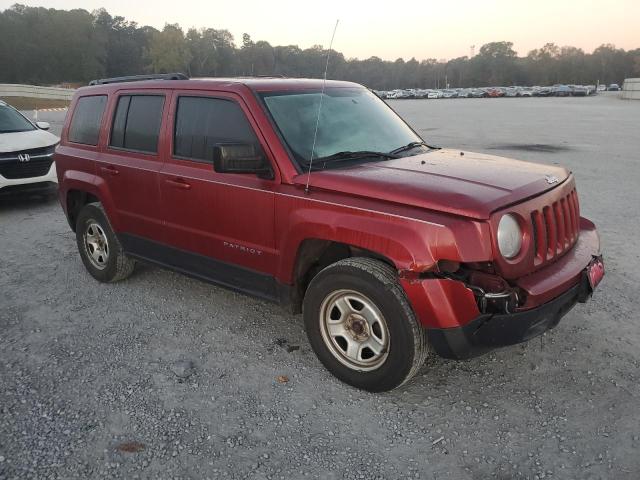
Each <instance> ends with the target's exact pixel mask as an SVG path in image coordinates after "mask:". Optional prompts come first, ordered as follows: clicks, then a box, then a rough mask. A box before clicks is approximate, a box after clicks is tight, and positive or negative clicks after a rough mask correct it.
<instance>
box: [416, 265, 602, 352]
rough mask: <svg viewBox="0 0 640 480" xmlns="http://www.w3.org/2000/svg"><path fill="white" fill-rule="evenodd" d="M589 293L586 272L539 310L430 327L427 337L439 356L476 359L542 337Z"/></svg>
mask: <svg viewBox="0 0 640 480" xmlns="http://www.w3.org/2000/svg"><path fill="white" fill-rule="evenodd" d="M591 293H592V290H591V287H590V286H589V281H588V279H587V276H586V273H585V274H583V275H582V277H581V280H580V282H579V283H578V284H577V285H575V286H573V287H572V288H570V289H569V290H567V291H566V292H564V293H563V294H562V295H560V296H559V297H557V298H555V299H554V300H551V301H550V302H548V303H545V304H544V305H540V306H539V307H536V308H533V309H531V310H524V311H521V312H516V313H513V314H502V315H493V314H486V315H480V316H478V317H477V318H476V319H474V320H472V321H471V322H469V323H467V324H466V325H464V326H462V327H457V328H429V329H427V332H428V333H427V335H428V337H429V341H430V343H431V345H432V347H433V349H434V350H435V351H436V353H437V354H438V355H440V356H442V357H445V358H453V359H457V360H461V359H465V358H471V357H475V356H478V355H481V354H483V353H486V352H487V351H489V350H492V349H494V348H497V347H503V346H507V345H514V344H517V343H522V342H526V341H527V340H529V339H531V338H534V337H537V336H538V335H541V334H542V333H544V332H546V331H547V330H549V329H551V328H553V327H555V326H556V325H557V324H558V322H560V319H561V318H562V317H563V316H564V315H565V314H566V313H567V312H569V310H571V309H572V308H573V307H574V305H575V304H576V303H578V302H581V303H583V302H586V301H587V299H588V298H589V296H590V295H591Z"/></svg>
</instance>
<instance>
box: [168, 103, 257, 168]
mask: <svg viewBox="0 0 640 480" xmlns="http://www.w3.org/2000/svg"><path fill="white" fill-rule="evenodd" d="M228 143H240V144H251V145H253V146H255V147H259V144H258V139H257V137H256V134H255V132H254V131H253V128H252V127H251V124H250V123H249V120H247V117H246V116H245V114H244V112H243V111H242V109H241V108H240V106H239V105H238V104H237V103H235V102H234V101H232V100H224V99H219V98H206V97H180V98H178V107H177V111H176V121H175V132H174V142H173V145H174V147H173V153H174V155H175V156H176V157H181V158H187V159H192V160H202V161H207V162H212V161H213V152H214V148H215V146H216V145H221V144H228Z"/></svg>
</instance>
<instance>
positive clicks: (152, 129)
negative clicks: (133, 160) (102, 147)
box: [109, 95, 164, 153]
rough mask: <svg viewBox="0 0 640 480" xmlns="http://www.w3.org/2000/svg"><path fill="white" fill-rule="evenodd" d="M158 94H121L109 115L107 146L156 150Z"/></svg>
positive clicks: (159, 111) (159, 116)
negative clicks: (111, 119)
mask: <svg viewBox="0 0 640 480" xmlns="http://www.w3.org/2000/svg"><path fill="white" fill-rule="evenodd" d="M163 107H164V96H162V95H122V96H121V97H120V98H118V106H117V107H116V113H115V115H114V116H113V128H112V129H111V140H110V141H109V145H110V146H112V147H116V148H122V149H124V150H132V151H135V152H143V153H157V152H158V136H159V134H160V125H161V124H162V109H163Z"/></svg>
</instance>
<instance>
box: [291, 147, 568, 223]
mask: <svg viewBox="0 0 640 480" xmlns="http://www.w3.org/2000/svg"><path fill="white" fill-rule="evenodd" d="M568 176H569V172H568V171H567V170H566V169H564V168H562V167H557V166H549V165H541V164H537V163H529V162H522V161H518V160H512V159H509V158H504V157H497V156H493V155H484V154H480V153H472V152H461V151H460V150H451V149H441V150H432V151H430V152H427V153H424V154H421V155H415V156H412V157H404V158H399V159H394V160H386V161H380V162H374V163H364V164H361V165H357V166H353V167H346V168H336V169H332V170H321V171H315V172H312V173H311V179H310V184H311V188H313V189H322V190H328V191H335V192H341V193H346V194H349V195H354V196H359V197H369V198H376V199H380V200H385V201H388V202H393V203H397V204H402V205H410V206H413V207H419V208H425V209H429V210H435V211H440V212H446V213H451V214H454V215H462V216H465V217H472V218H478V219H487V218H489V216H490V215H491V213H492V212H494V211H496V210H499V209H501V208H504V207H507V206H508V205H511V204H514V203H518V202H520V201H523V200H525V199H527V198H531V197H534V196H537V195H539V194H541V193H543V192H545V191H547V190H550V189H552V188H555V187H556V186H558V185H560V184H561V183H563V182H564V181H565V180H566V179H567V178H568ZM306 180H307V175H306V173H304V174H301V175H298V176H297V177H296V178H295V179H294V181H295V183H296V184H300V185H303V184H304V183H305V182H306Z"/></svg>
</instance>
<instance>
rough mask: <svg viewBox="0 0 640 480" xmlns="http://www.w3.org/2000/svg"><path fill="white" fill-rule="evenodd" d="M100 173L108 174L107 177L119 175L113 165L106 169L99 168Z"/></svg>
mask: <svg viewBox="0 0 640 480" xmlns="http://www.w3.org/2000/svg"><path fill="white" fill-rule="evenodd" d="M100 171H101V172H104V173H108V174H109V175H118V174H119V173H120V171H119V170H118V169H117V168H116V167H114V166H113V165H109V166H107V167H100Z"/></svg>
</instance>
